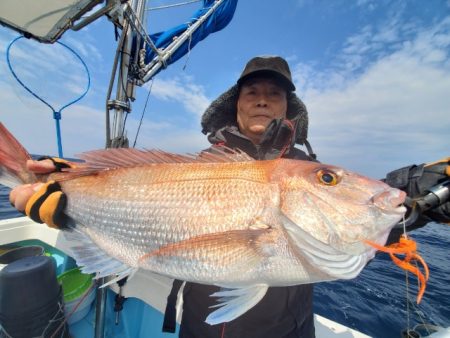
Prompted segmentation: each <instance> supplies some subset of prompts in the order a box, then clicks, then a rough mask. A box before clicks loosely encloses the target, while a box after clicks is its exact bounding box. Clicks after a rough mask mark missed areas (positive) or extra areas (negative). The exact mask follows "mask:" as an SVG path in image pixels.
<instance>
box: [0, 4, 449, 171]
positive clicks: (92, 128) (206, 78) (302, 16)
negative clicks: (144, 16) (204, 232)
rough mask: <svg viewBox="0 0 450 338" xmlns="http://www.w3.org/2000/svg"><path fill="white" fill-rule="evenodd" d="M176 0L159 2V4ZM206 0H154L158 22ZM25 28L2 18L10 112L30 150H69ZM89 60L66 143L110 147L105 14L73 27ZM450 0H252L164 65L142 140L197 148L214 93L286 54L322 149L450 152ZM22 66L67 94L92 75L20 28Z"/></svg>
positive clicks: (350, 156) (131, 131)
mask: <svg viewBox="0 0 450 338" xmlns="http://www.w3.org/2000/svg"><path fill="white" fill-rule="evenodd" d="M175 2H177V1H172V0H171V1H167V0H166V1H150V4H149V6H150V7H155V6H158V5H160V4H167V3H175ZM199 7H200V4H199V3H195V4H191V5H188V6H185V7H181V8H176V9H166V10H158V11H150V12H149V18H148V24H147V28H148V31H149V32H150V33H154V32H156V31H160V30H162V29H165V28H168V27H171V26H174V25H177V24H179V23H182V22H184V20H186V19H188V18H189V17H190V15H191V14H192V13H193V12H194V11H195V10H197V9H198V8H199ZM15 36H17V34H16V33H14V32H11V31H9V30H7V29H6V28H3V27H2V28H0V71H1V72H2V76H1V77H0V121H2V122H3V123H4V124H5V125H6V126H7V127H8V128H9V129H10V130H11V131H12V132H13V133H14V134H15V135H16V136H17V137H18V138H19V140H20V141H21V142H22V143H23V144H24V146H25V147H26V148H27V149H28V150H29V151H30V152H31V153H40V154H56V153H57V148H56V142H55V130H54V122H53V119H52V116H51V111H50V110H49V109H48V108H47V107H46V106H44V105H43V104H42V103H41V102H39V101H36V100H35V99H34V98H32V97H31V96H30V95H29V94H27V93H26V92H25V91H24V90H23V89H22V88H21V87H20V86H19V85H18V84H17V83H16V82H15V80H14V79H13V78H12V76H11V75H10V73H9V70H8V69H7V66H6V62H5V50H6V47H7V45H8V43H9V42H10V41H11V40H12V39H13V38H14V37H15ZM61 41H63V42H64V43H66V44H68V45H70V46H71V47H72V48H74V49H75V50H77V51H78V52H79V53H80V55H81V56H82V57H83V58H84V60H85V61H86V63H87V65H88V67H89V69H90V72H91V77H92V79H91V80H92V88H91V90H90V91H89V93H88V95H87V96H86V97H85V98H84V99H83V100H81V101H80V102H78V103H77V104H76V105H73V106H71V107H69V108H67V109H66V110H64V111H63V118H62V131H63V146H64V152H65V155H67V156H73V155H74V154H77V153H80V152H83V151H87V150H90V149H97V148H102V147H103V146H104V135H105V131H104V129H105V127H104V121H105V117H104V116H105V113H104V106H105V96H106V90H107V85H108V81H109V73H110V69H111V66H112V61H113V56H114V51H115V39H114V30H113V27H112V24H110V23H109V22H108V21H107V20H106V19H101V20H98V21H96V22H95V23H93V24H91V25H90V26H88V27H86V28H84V29H83V30H81V31H79V32H68V33H66V34H65V35H64V36H63V38H62V40H61ZM449 52H450V1H449V0H441V1H438V0H429V1H421V0H410V1H383V0H374V1H371V0H355V1H350V0H334V1H331V0H328V1H325V0H322V1H320V0H319V1H313V0H282V1H281V0H278V1H275V0H240V1H239V2H238V6H237V10H236V13H235V16H234V18H233V20H232V21H231V23H230V24H229V25H228V26H227V27H226V28H225V29H224V30H222V31H220V32H218V33H215V34H212V35H210V36H209V37H208V38H207V39H206V40H204V41H202V42H200V43H199V44H198V45H197V46H196V47H195V48H194V49H193V50H192V51H191V53H190V55H189V56H188V57H183V58H182V59H181V60H179V61H178V62H177V63H176V64H174V65H172V66H171V67H169V68H168V69H167V70H165V71H163V72H161V73H159V74H158V75H157V77H156V78H155V80H154V83H153V85H152V87H151V94H150V99H149V104H148V107H147V111H146V113H145V118H144V123H143V126H142V129H141V133H140V135H139V138H138V142H137V147H140V148H159V149H163V150H168V151H174V152H195V151H199V150H201V149H203V148H205V147H207V146H208V143H207V141H206V137H205V136H204V135H203V134H202V133H201V132H200V130H201V128H200V117H201V114H202V112H203V111H204V109H205V108H206V107H207V105H208V104H209V103H210V102H211V101H212V100H213V99H215V98H216V97H217V96H218V95H220V94H221V93H222V92H224V91H225V90H226V89H227V88H229V87H230V86H231V85H233V83H234V82H235V80H236V78H237V77H238V75H239V74H240V72H241V71H242V69H243V67H244V65H245V63H246V61H247V60H248V59H250V58H251V57H253V56H255V55H268V54H270V55H281V56H283V57H285V58H286V59H287V60H288V61H289V63H290V65H291V70H292V72H293V77H294V81H295V83H296V86H297V94H298V95H299V96H300V97H301V98H302V100H303V101H304V102H305V104H306V105H307V107H308V111H309V119H310V126H309V140H310V143H311V144H312V146H313V148H314V150H315V152H316V153H317V154H318V156H319V160H321V161H322V162H325V163H330V164H336V165H340V166H343V167H345V168H348V169H351V170H354V171H358V172H360V173H363V174H366V175H369V176H372V177H375V178H380V177H383V176H384V175H385V174H386V172H388V171H390V170H393V169H396V168H399V167H401V166H405V165H409V164H412V163H422V162H427V161H434V160H437V159H439V158H442V157H446V156H450V142H449V134H450V108H449V107H450V57H449ZM11 55H12V62H13V65H14V69H15V70H16V72H17V73H18V74H19V75H20V76H21V77H22V78H23V80H24V81H26V83H27V84H28V85H29V86H30V87H31V88H33V89H34V90H36V91H37V92H39V93H40V94H41V95H42V96H44V97H46V98H47V99H48V100H49V102H51V103H52V104H54V105H55V106H56V107H58V106H61V105H63V104H65V103H66V102H68V101H70V100H71V99H73V98H74V97H76V96H77V94H79V93H80V92H81V91H82V89H83V88H84V86H85V84H86V78H85V75H84V73H83V69H82V67H81V66H80V64H79V63H78V62H77V60H76V59H74V58H73V56H71V55H70V54H69V53H68V52H66V51H65V50H64V49H63V48H62V47H60V46H58V45H39V44H37V43H35V42H32V41H25V40H23V39H22V40H20V42H19V43H17V44H16V45H14V47H13V48H12V52H11ZM148 90H149V85H146V86H144V87H143V88H139V89H138V90H137V99H136V101H135V102H134V104H133V111H132V114H131V115H130V116H129V117H128V124H127V126H128V136H129V138H130V140H131V141H133V140H134V138H135V134H136V129H137V124H138V121H139V119H140V116H141V113H142V109H143V106H144V102H145V99H146V97H147V93H148Z"/></svg>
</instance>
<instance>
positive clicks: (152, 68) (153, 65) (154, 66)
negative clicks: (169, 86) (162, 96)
mask: <svg viewBox="0 0 450 338" xmlns="http://www.w3.org/2000/svg"><path fill="white" fill-rule="evenodd" d="M223 1H224V0H217V1H216V2H215V3H214V5H213V6H212V7H211V8H210V9H209V10H208V12H206V13H205V14H204V15H203V16H202V17H201V18H200V19H198V20H197V21H196V22H195V23H194V24H193V25H192V26H190V27H189V28H188V29H186V30H185V31H184V33H183V34H181V35H180V37H179V38H178V39H176V40H175V41H174V42H172V43H171V44H170V45H169V46H167V47H166V49H165V51H164V52H163V56H162V58H159V57H158V56H156V57H155V58H154V59H153V60H152V61H151V62H150V63H149V64H148V65H147V66H146V67H145V68H144V70H143V72H144V73H145V75H144V76H143V78H142V82H144V83H145V82H147V81H148V80H149V79H150V78H151V77H152V76H153V75H154V74H156V72H157V71H158V70H159V69H160V68H161V67H162V66H163V64H165V63H166V61H167V60H168V59H169V58H170V57H171V56H172V52H174V51H175V50H177V49H178V48H179V47H180V46H181V45H182V44H183V43H184V42H185V41H186V40H187V39H188V38H189V36H190V35H191V34H192V32H195V30H197V29H198V28H199V27H200V25H201V24H202V23H204V22H205V21H206V19H208V17H209V16H210V15H211V14H212V13H214V11H215V10H216V9H217V7H219V6H220V5H221V4H222V3H223Z"/></svg>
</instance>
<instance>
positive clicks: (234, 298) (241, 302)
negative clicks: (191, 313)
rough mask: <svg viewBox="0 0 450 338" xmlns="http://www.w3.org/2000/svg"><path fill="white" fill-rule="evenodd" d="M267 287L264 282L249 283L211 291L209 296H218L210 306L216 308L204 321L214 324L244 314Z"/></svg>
mask: <svg viewBox="0 0 450 338" xmlns="http://www.w3.org/2000/svg"><path fill="white" fill-rule="evenodd" d="M268 288H269V286H268V285H266V284H257V285H251V286H247V287H243V288H239V289H222V290H221V291H218V292H216V293H213V294H212V295H211V297H220V298H219V299H218V301H219V304H217V305H214V306H211V308H217V307H218V309H217V310H215V311H214V312H212V313H210V314H209V316H208V317H207V318H206V323H208V324H210V325H216V324H219V323H224V322H229V321H231V320H233V319H236V318H237V317H239V316H240V315H242V314H244V313H245V312H247V311H248V310H250V309H251V308H252V307H254V306H255V305H256V304H258V303H259V301H260V300H261V299H262V298H263V297H264V295H265V294H266V292H267V289H268Z"/></svg>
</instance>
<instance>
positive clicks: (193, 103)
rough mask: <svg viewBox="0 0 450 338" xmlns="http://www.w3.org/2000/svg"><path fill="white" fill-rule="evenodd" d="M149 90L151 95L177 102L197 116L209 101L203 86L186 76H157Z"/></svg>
mask: <svg viewBox="0 0 450 338" xmlns="http://www.w3.org/2000/svg"><path fill="white" fill-rule="evenodd" d="M149 86H150V85H148V86H147V88H149ZM151 90H152V95H153V96H155V97H156V98H158V99H160V100H164V101H173V102H179V103H181V104H182V105H183V106H184V108H185V109H186V110H187V111H188V112H189V113H191V114H194V115H195V116H196V117H198V118H199V117H200V116H201V114H203V112H204V111H205V109H206V108H207V107H208V105H209V103H210V100H209V99H208V98H207V97H206V95H205V90H204V88H203V86H201V85H198V84H195V83H194V82H193V80H192V78H190V77H187V76H182V77H175V78H172V79H159V78H157V79H155V83H154V85H153V86H152V89H151Z"/></svg>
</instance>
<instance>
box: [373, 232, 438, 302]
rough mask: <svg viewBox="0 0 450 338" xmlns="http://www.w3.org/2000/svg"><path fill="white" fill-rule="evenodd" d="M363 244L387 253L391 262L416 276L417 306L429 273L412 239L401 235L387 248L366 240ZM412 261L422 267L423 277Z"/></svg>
mask: <svg viewBox="0 0 450 338" xmlns="http://www.w3.org/2000/svg"><path fill="white" fill-rule="evenodd" d="M365 242H366V243H367V244H368V245H370V246H372V247H374V248H375V249H377V250H379V251H382V252H385V253H388V254H389V256H390V257H391V259H392V261H393V262H394V263H395V264H396V265H397V266H399V267H400V268H402V269H403V270H406V271H409V272H411V273H413V274H414V275H416V276H417V278H418V280H419V293H418V294H417V304H419V303H420V301H421V300H422V296H423V294H424V292H425V288H426V285H427V281H428V277H429V275H430V273H429V270H428V265H427V263H426V262H425V261H424V259H423V258H422V257H421V256H420V255H419V254H418V253H417V244H416V242H415V241H414V240H412V239H409V238H407V237H406V235H402V236H401V237H400V240H399V242H398V243H394V244H391V245H389V246H381V245H379V244H377V243H374V242H372V241H368V240H366V241H365ZM396 255H404V258H403V259H401V258H399V257H397V256H396ZM412 261H417V262H419V263H420V264H421V265H422V267H423V270H424V272H425V275H424V274H423V273H422V271H421V270H420V269H419V268H418V267H417V266H414V265H412V264H411V262H412Z"/></svg>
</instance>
